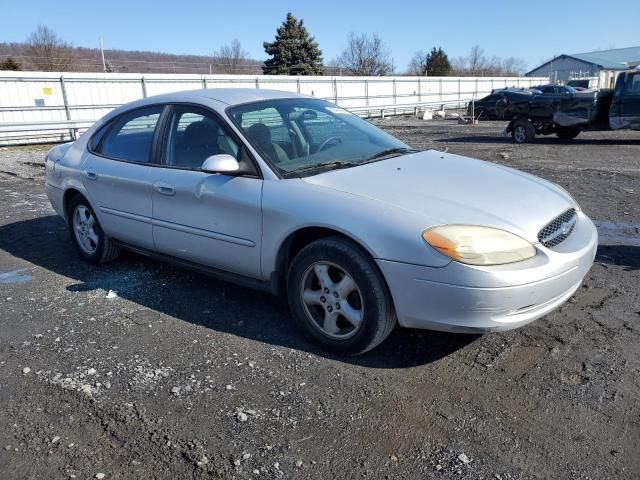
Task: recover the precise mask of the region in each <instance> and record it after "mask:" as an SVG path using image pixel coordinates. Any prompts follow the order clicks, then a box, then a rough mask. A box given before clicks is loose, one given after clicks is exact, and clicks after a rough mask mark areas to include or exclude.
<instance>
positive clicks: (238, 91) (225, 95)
mask: <svg viewBox="0 0 640 480" xmlns="http://www.w3.org/2000/svg"><path fill="white" fill-rule="evenodd" d="M194 96H195V97H204V98H209V99H212V100H217V101H219V102H222V103H226V104H227V105H239V104H242V103H247V102H258V101H260V100H272V99H278V98H313V97H308V96H306V95H300V94H298V93H294V92H285V91H282V90H270V89H265V88H203V89H199V90H186V91H182V92H174V93H167V94H164V95H157V96H153V97H147V98H146V100H155V101H158V100H161V101H166V102H178V101H181V100H188V99H193V97H194Z"/></svg>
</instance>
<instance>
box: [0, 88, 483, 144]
mask: <svg viewBox="0 0 640 480" xmlns="http://www.w3.org/2000/svg"><path fill="white" fill-rule="evenodd" d="M471 101H472V99H468V100H453V101H448V102H440V101H438V102H420V103H410V104H391V105H381V106H363V107H354V108H348V109H347V110H348V111H350V112H352V113H355V114H356V115H359V116H361V117H364V118H373V117H380V118H385V116H393V115H406V114H407V113H412V114H414V115H417V113H418V111H419V110H420V109H422V108H434V107H440V109H441V110H444V109H446V108H450V109H459V108H466V106H467V105H468V103H469V102H471ZM94 108H95V107H94ZM95 122H96V120H54V121H47V122H16V123H2V124H0V133H20V135H10V136H4V137H1V138H0V144H2V142H3V141H8V140H11V141H13V142H19V141H21V140H24V141H26V140H35V141H36V142H31V143H47V142H56V141H61V142H64V141H68V140H75V139H76V138H78V136H79V135H80V134H81V133H82V132H84V131H85V130H86V129H88V128H89V127H90V126H91V125H93V124H94V123H95ZM30 132H36V133H37V134H38V135H33V134H31V133H30ZM38 139H40V142H37V140H38Z"/></svg>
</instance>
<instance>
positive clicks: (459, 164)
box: [46, 89, 597, 354]
mask: <svg viewBox="0 0 640 480" xmlns="http://www.w3.org/2000/svg"><path fill="white" fill-rule="evenodd" d="M46 166H47V177H46V190H47V194H48V197H49V199H50V202H51V204H52V205H53V207H54V209H55V210H56V211H57V212H58V214H59V215H60V216H62V217H63V218H64V219H65V220H66V222H67V224H68V227H69V232H70V236H71V240H72V241H73V242H74V244H75V246H76V248H77V251H78V253H79V255H80V257H82V258H83V259H84V260H86V261H87V262H89V263H92V264H99V263H102V262H107V261H110V260H113V259H115V258H116V257H117V256H118V253H119V252H120V251H121V249H122V248H127V249H130V250H133V251H136V252H139V253H142V254H145V255H150V256H153V257H157V258H160V259H163V260H169V261H172V262H175V263H178V264H180V265H183V266H186V267H191V268H195V269H198V270H199V271H204V272H206V273H209V274H212V275H215V276H218V277H220V278H222V279H225V280H228V281H232V282H237V283H241V284H244V285H248V286H252V287H256V288H261V289H264V290H267V291H269V292H272V293H274V294H277V295H280V296H282V297H283V298H285V299H286V301H287V302H288V304H289V306H290V309H291V313H292V315H293V317H294V319H295V320H296V322H297V323H298V324H299V325H300V326H301V327H302V328H303V329H304V330H305V331H306V332H307V333H308V334H309V335H310V336H311V337H312V338H313V339H315V341H317V342H318V343H319V344H320V345H321V346H323V347H324V348H326V349H329V350H333V351H338V352H342V353H350V354H357V353H362V352H365V351H367V350H370V349H372V348H373V347H375V346H376V345H378V344H379V343H380V342H382V341H383V340H384V339H385V338H386V337H387V335H389V333H390V332H391V330H392V329H393V328H394V326H395V325H396V323H399V324H400V325H401V326H403V327H411V328H425V329H435V330H443V331H451V332H467V333H481V332H493V331H502V330H508V329H512V328H516V327H520V326H522V325H525V324H527V323H529V322H531V321H533V320H535V319H537V318H539V317H541V316H543V315H545V314H547V313H549V312H550V311H552V310H553V309H555V308H557V307H558V306H560V305H561V304H562V303H563V302H565V301H566V300H567V299H568V298H569V297H570V296H571V295H572V294H573V293H574V292H575V291H576V289H577V288H578V287H579V285H580V283H581V281H582V279H583V277H584V276H585V274H586V273H587V272H588V270H589V268H590V267H591V264H592V263H593V259H594V256H595V251H596V246H597V233H596V230H595V227H594V225H593V223H592V222H591V221H590V220H589V218H588V217H587V216H586V215H585V214H584V213H583V212H582V210H581V209H580V207H579V206H578V204H577V203H576V202H575V200H574V199H573V198H572V197H571V195H569V194H568V193H567V192H566V191H565V190H564V189H562V188H561V187H559V186H557V185H554V184H553V183H550V182H548V181H545V180H542V179H539V178H536V177H534V176H532V175H528V174H526V173H522V172H519V171H517V170H513V169H511V168H507V167H504V166H499V165H495V164H491V163H487V162H483V161H479V160H474V159H470V158H465V157H461V156H457V155H452V154H447V153H441V152H438V151H433V150H431V151H418V150H415V149H413V148H411V147H409V146H408V145H406V144H404V143H402V142H401V141H399V140H397V139H396V138H394V137H393V136H391V135H389V134H387V133H385V132H383V131H382V130H380V129H378V128H377V127H375V126H373V125H371V124H370V123H368V122H366V121H365V120H363V119H361V118H359V117H357V116H355V115H352V114H350V113H348V112H347V111H345V110H343V109H341V108H339V107H337V106H335V105H333V104H331V103H329V102H327V101H324V100H320V99H316V98H310V97H304V96H300V95H296V94H292V93H287V92H279V91H269V90H259V89H209V90H207V89H203V90H198V91H191V92H180V93H175V94H168V95H162V96H156V97H149V98H146V99H143V100H139V101H136V102H133V103H129V104H127V105H124V106H122V107H120V108H117V109H115V110H114V111H112V112H111V113H109V114H108V115H106V116H105V117H104V118H102V119H101V120H100V121H98V122H97V123H96V124H95V125H93V126H92V127H91V128H89V129H88V130H87V132H86V133H84V134H83V135H82V136H81V137H80V138H79V139H78V140H76V141H75V142H73V143H71V144H65V145H60V146H57V147H54V148H53V149H52V150H51V151H49V153H48V154H47V162H46Z"/></svg>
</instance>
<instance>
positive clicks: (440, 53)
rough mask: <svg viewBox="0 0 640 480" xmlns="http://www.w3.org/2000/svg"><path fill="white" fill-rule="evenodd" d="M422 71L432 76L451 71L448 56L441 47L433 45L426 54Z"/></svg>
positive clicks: (447, 73) (441, 75)
mask: <svg viewBox="0 0 640 480" xmlns="http://www.w3.org/2000/svg"><path fill="white" fill-rule="evenodd" d="M424 70H425V71H424V72H423V73H426V74H427V75H429V76H432V77H445V76H447V75H449V74H450V73H451V64H450V63H449V57H448V56H447V54H446V53H444V50H442V47H438V48H437V49H436V47H433V48H432V49H431V51H430V52H429V54H428V55H427V61H426V62H425V65H424Z"/></svg>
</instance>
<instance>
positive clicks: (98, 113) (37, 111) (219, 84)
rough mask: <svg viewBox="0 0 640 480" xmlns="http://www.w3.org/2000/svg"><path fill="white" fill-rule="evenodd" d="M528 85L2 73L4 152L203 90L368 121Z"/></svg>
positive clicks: (477, 80)
mask: <svg viewBox="0 0 640 480" xmlns="http://www.w3.org/2000/svg"><path fill="white" fill-rule="evenodd" d="M545 82H546V79H545V78H528V77H293V76H275V75H274V76H271V75H264V76H255V75H195V74H183V75H177V74H130V73H126V74H125V73H104V74H100V73H64V74H63V73H50V72H0V144H10V143H24V142H34V141H64V140H68V139H69V138H73V137H74V136H75V135H76V134H77V133H78V131H82V130H84V129H85V128H87V127H88V126H89V125H90V124H91V123H93V122H94V121H95V120H97V119H99V118H100V117H102V116H103V115H105V114H106V113H108V112H109V111H110V110H112V109H113V108H115V107H117V106H119V105H122V104H123V103H127V102H130V101H132V100H136V99H139V98H142V97H147V96H151V95H158V94H162V93H167V92H174V91H178V90H192V89H198V88H223V87H236V88H238V87H240V88H270V89H276V90H285V91H291V92H298V93H301V94H305V95H311V96H314V97H318V98H324V99H327V100H329V101H331V102H333V103H336V104H338V105H340V106H342V107H344V108H346V109H349V110H351V111H354V112H357V113H358V114H361V115H363V116H373V115H380V114H382V113H383V112H385V111H386V112H387V113H389V114H395V113H403V112H407V111H411V110H414V109H416V108H418V107H421V106H429V105H432V106H439V105H455V106H464V105H465V104H466V103H467V102H469V101H470V100H471V99H473V98H476V99H477V98H481V97H483V96H485V95H487V94H489V93H491V90H493V89H495V88H503V87H525V88H526V87H530V86H532V85H537V84H540V83H545Z"/></svg>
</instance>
